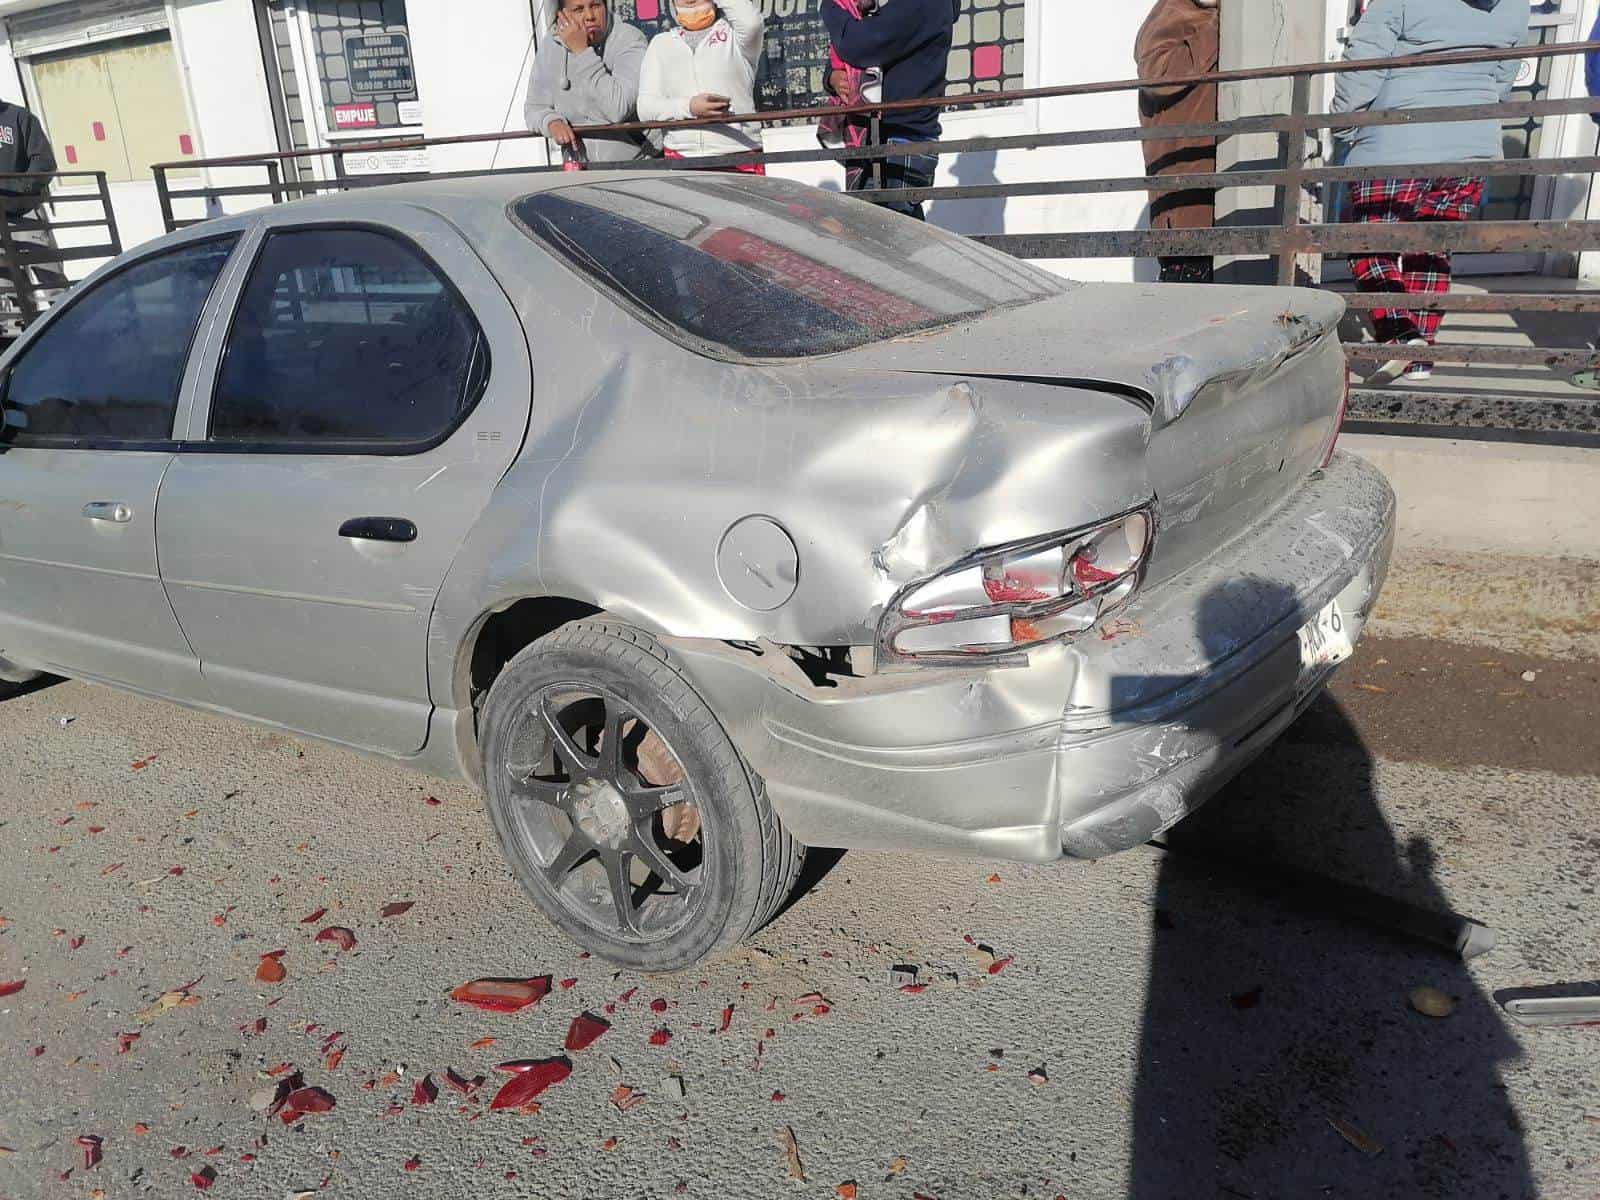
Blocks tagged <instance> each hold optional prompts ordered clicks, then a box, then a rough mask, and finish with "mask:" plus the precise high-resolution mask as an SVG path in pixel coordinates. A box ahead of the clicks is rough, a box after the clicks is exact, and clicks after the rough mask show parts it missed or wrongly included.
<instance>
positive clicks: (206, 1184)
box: [189, 1167, 217, 1192]
mask: <svg viewBox="0 0 1600 1200" xmlns="http://www.w3.org/2000/svg"><path fill="white" fill-rule="evenodd" d="M216 1181H217V1169H216V1168H215V1167H201V1168H200V1169H199V1170H198V1171H196V1172H195V1173H194V1174H193V1175H191V1176H189V1182H190V1183H192V1184H194V1186H195V1187H197V1188H199V1189H200V1190H201V1191H202V1192H205V1191H210V1190H211V1185H212V1184H213V1183H215V1182H216Z"/></svg>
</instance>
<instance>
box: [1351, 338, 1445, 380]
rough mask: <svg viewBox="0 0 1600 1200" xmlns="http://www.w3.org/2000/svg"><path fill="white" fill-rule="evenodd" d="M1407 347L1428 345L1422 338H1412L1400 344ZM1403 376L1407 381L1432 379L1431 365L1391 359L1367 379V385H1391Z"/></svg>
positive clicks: (1402, 359)
mask: <svg viewBox="0 0 1600 1200" xmlns="http://www.w3.org/2000/svg"><path fill="white" fill-rule="evenodd" d="M1400 344H1403V345H1407V346H1426V345H1427V344H1428V343H1427V342H1426V341H1424V340H1423V339H1422V338H1412V339H1410V340H1409V341H1407V342H1404V343H1400ZM1402 376H1404V377H1405V378H1406V379H1407V380H1422V379H1431V378H1433V364H1432V363H1421V362H1412V361H1411V360H1409V359H1404V358H1391V359H1390V360H1389V361H1388V362H1386V363H1384V364H1383V366H1381V367H1379V368H1378V369H1377V370H1376V371H1374V372H1373V373H1372V374H1371V375H1370V376H1368V378H1367V382H1368V383H1393V382H1394V381H1395V380H1397V379H1399V378H1401V377H1402Z"/></svg>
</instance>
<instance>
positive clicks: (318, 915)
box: [300, 908, 328, 925]
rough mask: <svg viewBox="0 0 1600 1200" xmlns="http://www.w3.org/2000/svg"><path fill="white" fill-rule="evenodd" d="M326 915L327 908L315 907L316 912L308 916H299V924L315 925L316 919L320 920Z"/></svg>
mask: <svg viewBox="0 0 1600 1200" xmlns="http://www.w3.org/2000/svg"><path fill="white" fill-rule="evenodd" d="M327 915H328V910H327V909H325V908H319V909H317V911H316V912H314V913H312V914H311V915H310V916H306V917H301V918H300V924H302V925H315V924H316V923H317V922H318V921H320V920H322V918H323V917H325V916H327Z"/></svg>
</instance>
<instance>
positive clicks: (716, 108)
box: [689, 92, 733, 117]
mask: <svg viewBox="0 0 1600 1200" xmlns="http://www.w3.org/2000/svg"><path fill="white" fill-rule="evenodd" d="M732 104H733V101H732V100H730V99H729V98H728V97H727V96H719V95H717V93H715V92H701V93H700V94H699V95H698V96H696V97H695V98H694V99H693V100H691V101H689V111H690V112H691V113H693V114H694V115H695V116H697V117H724V116H727V115H728V109H729V108H730V107H731V106H732Z"/></svg>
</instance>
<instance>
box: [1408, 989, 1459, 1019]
mask: <svg viewBox="0 0 1600 1200" xmlns="http://www.w3.org/2000/svg"><path fill="white" fill-rule="evenodd" d="M1407 999H1408V1000H1410V1001H1411V1007H1412V1008H1414V1009H1416V1010H1417V1011H1418V1012H1419V1013H1421V1014H1422V1015H1423V1016H1425V1017H1448V1016H1449V1015H1450V1014H1451V1013H1453V1012H1455V1010H1456V1002H1455V1000H1454V999H1453V998H1452V997H1450V996H1448V995H1446V994H1445V993H1444V992H1441V991H1440V990H1439V989H1438V988H1436V987H1415V988H1412V989H1411V992H1410V994H1409V995H1408V996H1407Z"/></svg>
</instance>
